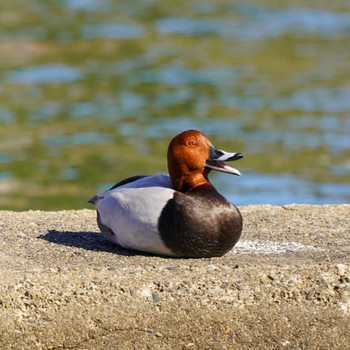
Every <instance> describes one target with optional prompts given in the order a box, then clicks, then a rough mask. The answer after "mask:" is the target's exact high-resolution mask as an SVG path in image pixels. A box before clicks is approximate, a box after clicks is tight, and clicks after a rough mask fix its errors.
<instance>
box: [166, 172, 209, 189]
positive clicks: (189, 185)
mask: <svg viewBox="0 0 350 350" xmlns="http://www.w3.org/2000/svg"><path fill="white" fill-rule="evenodd" d="M171 184H172V187H173V189H174V190H175V191H179V192H190V191H192V190H194V189H195V188H197V187H198V186H202V185H205V186H208V187H212V184H211V183H210V182H209V181H208V178H207V177H205V176H204V175H203V174H190V175H181V176H176V177H171Z"/></svg>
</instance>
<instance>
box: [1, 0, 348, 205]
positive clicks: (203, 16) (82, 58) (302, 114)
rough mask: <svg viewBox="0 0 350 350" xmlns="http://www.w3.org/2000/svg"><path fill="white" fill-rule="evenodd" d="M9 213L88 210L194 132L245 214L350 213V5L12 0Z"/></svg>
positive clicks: (162, 165) (7, 7) (7, 16)
mask: <svg viewBox="0 0 350 350" xmlns="http://www.w3.org/2000/svg"><path fill="white" fill-rule="evenodd" d="M0 29H1V30H0V52H1V54H0V79H1V84H0V209H12V210H26V209H42V210H57V209H73V208H84V207H88V205H87V204H86V199H88V198H89V197H90V196H91V195H92V194H94V193H95V192H96V191H99V190H102V189H104V188H106V187H107V186H108V185H109V184H111V183H113V182H114V181H118V180H120V179H122V178H124V177H127V176H130V175H133V174H151V173H155V172H165V171H166V158H165V154H166V147H167V144H168V142H169V140H170V139H171V138H172V137H173V136H174V135H176V134H177V133H179V132H181V131H183V130H186V129H190V128H195V129H198V130H201V131H203V132H204V133H206V134H207V135H208V136H209V137H210V138H211V140H212V141H213V143H214V144H215V145H217V146H218V147H220V148H222V149H225V150H227V151H238V152H243V153H245V158H244V159H242V160H240V161H238V162H237V163H235V165H234V166H235V167H237V168H238V169H239V170H240V171H241V172H242V174H243V175H242V177H235V176H230V175H227V174H219V173H216V174H214V173H213V174H212V175H211V179H212V181H213V183H214V184H215V186H216V187H217V188H218V189H219V191H220V192H221V193H223V194H224V195H225V196H226V197H227V198H228V199H229V200H231V201H232V202H234V203H236V204H238V205H247V204H257V203H270V204H278V205H280V204H288V203H312V204H325V203H349V202H350V118H349V110H350V85H349V81H350V76H349V60H350V5H349V2H348V1H345V0H337V1H335V2H331V3H329V2H328V3H327V2H319V3H317V4H316V3H313V6H309V5H307V4H305V2H302V1H285V2H283V3H282V2H276V1H267V0H266V1H263V2H260V1H259V2H258V1H255V2H254V1H250V2H249V4H248V3H246V2H239V1H231V0H230V1H229V0H219V1H213V0H206V1H193V2H188V1H178V2H177V3H176V6H174V4H173V2H170V1H166V0H165V1H157V0H146V1H139V2H137V3H136V2H129V1H118V2H115V1H112V0H101V1H92V0H63V1H60V2H56V1H47V0H45V1H44V0H32V1H30V2H28V1H24V0H18V1H16V2H8V1H4V0H0Z"/></svg>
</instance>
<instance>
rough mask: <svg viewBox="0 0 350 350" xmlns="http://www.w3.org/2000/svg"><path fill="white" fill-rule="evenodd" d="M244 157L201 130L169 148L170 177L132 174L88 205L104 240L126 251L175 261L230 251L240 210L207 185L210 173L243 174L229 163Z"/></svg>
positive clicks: (236, 235) (178, 138)
mask: <svg viewBox="0 0 350 350" xmlns="http://www.w3.org/2000/svg"><path fill="white" fill-rule="evenodd" d="M242 157H243V154H242V153H228V152H225V151H222V150H220V149H218V148H216V147H214V146H213V145H212V143H211V142H210V141H209V139H208V138H207V137H206V136H205V135H204V134H203V133H201V132H199V131H197V130H188V131H184V132H182V133H181V134H179V135H177V136H175V137H174V138H173V140H172V141H171V142H170V144H169V147H168V156H167V158H168V171H169V175H170V176H168V175H165V174H156V175H152V176H133V177H130V178H127V179H125V180H122V181H120V182H118V183H117V184H115V185H114V186H113V187H112V188H110V189H109V190H107V191H105V192H102V193H100V194H97V195H95V196H93V197H92V198H91V199H90V200H89V202H90V203H92V204H94V205H95V207H96V210H97V223H98V226H99V228H100V230H101V232H102V233H103V235H104V237H105V238H106V239H107V240H109V241H111V242H113V243H115V244H117V245H119V246H121V247H124V248H127V249H133V250H137V251H141V252H147V253H152V254H157V255H166V256H172V257H196V258H197V257H214V256H222V255H223V254H225V253H227V252H228V251H229V250H231V249H232V247H233V246H234V245H235V244H236V243H237V241H238V239H239V238H240V236H241V232H242V216H241V213H240V212H239V210H238V209H237V208H236V206H234V205H233V204H232V203H230V202H229V201H228V200H226V199H225V198H224V197H223V196H222V195H221V194H219V193H218V192H217V191H216V189H215V188H214V186H213V185H212V184H211V183H210V182H209V179H208V174H209V172H210V171H211V170H216V171H221V172H224V173H228V174H234V175H240V172H239V171H238V170H237V169H234V168H232V167H230V166H228V165H227V164H226V163H225V162H226V161H234V160H237V159H240V158H242Z"/></svg>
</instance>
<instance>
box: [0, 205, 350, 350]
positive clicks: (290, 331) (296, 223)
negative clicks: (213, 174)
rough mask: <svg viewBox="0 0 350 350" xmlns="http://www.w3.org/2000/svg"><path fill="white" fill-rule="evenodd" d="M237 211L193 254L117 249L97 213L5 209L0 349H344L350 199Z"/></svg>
mask: <svg viewBox="0 0 350 350" xmlns="http://www.w3.org/2000/svg"><path fill="white" fill-rule="evenodd" d="M240 209H241V211H242V214H243V217H244V222H245V224H244V232H243V236H242V239H241V241H240V243H239V245H238V246H237V248H235V249H234V250H232V251H231V252H230V253H228V254H227V255H226V256H224V257H222V258H213V259H197V260H195V259H168V258H162V257H155V256H148V255H142V254H137V253H133V252H129V251H126V250H122V249H120V248H117V247H114V246H112V245H110V244H109V243H107V242H105V241H104V240H103V238H102V237H101V235H100V234H99V233H98V229H97V226H96V224H95V212H94V211H93V210H80V211H60V212H38V211H28V212H20V213H15V212H6V211H3V212H0V233H1V241H0V247H1V249H0V276H1V279H0V348H1V349H66V348H74V349H148V348H149V349H162V350H164V349H220V350H221V349H347V348H349V344H350V322H349V318H350V253H349V252H350V239H349V237H350V205H325V206H310V205H289V206H285V207H276V206H269V205H263V206H247V207H241V208H240Z"/></svg>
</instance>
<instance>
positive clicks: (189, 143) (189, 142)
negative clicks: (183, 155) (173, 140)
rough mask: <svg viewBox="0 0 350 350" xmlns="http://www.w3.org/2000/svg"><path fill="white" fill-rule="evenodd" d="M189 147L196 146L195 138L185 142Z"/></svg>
mask: <svg viewBox="0 0 350 350" xmlns="http://www.w3.org/2000/svg"><path fill="white" fill-rule="evenodd" d="M187 144H188V145H189V146H190V147H194V146H196V141H195V140H189V141H188V143H187Z"/></svg>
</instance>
